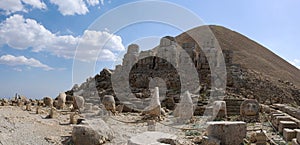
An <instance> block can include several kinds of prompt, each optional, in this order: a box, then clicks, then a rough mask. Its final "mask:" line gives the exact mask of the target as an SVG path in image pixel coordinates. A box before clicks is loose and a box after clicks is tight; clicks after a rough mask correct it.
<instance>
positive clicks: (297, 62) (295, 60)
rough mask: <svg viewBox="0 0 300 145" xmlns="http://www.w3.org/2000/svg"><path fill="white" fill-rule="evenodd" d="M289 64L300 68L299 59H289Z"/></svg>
mask: <svg viewBox="0 0 300 145" xmlns="http://www.w3.org/2000/svg"><path fill="white" fill-rule="evenodd" d="M289 63H290V64H292V65H294V66H295V67H297V68H298V69H300V59H294V60H292V61H289Z"/></svg>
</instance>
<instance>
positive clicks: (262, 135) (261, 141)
mask: <svg viewBox="0 0 300 145" xmlns="http://www.w3.org/2000/svg"><path fill="white" fill-rule="evenodd" d="M255 139H256V142H255V144H256V145H266V144H267V136H266V132H265V131H264V130H263V131H256V132H255Z"/></svg>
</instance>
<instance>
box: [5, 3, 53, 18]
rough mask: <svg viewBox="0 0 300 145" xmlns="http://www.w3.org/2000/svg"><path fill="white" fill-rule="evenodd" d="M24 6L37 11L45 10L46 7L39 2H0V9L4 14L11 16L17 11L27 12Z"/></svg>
mask: <svg viewBox="0 0 300 145" xmlns="http://www.w3.org/2000/svg"><path fill="white" fill-rule="evenodd" d="M26 6H31V7H33V8H38V9H46V8H47V6H46V4H45V3H44V2H42V1H41V0H1V1H0V9H1V10H3V11H4V12H5V14H7V15H8V14H11V13H15V12H19V11H23V12H27V11H28V10H27V9H26V8H25V7H26Z"/></svg>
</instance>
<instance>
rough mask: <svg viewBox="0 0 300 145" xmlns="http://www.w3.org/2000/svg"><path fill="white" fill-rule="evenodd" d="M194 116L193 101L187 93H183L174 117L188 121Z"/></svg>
mask: <svg viewBox="0 0 300 145" xmlns="http://www.w3.org/2000/svg"><path fill="white" fill-rule="evenodd" d="M193 115H194V107H193V101H192V98H191V95H190V93H189V91H186V92H184V94H183V95H182V96H181V99H180V103H179V104H178V106H177V107H176V109H175V110H174V117H178V118H179V119H181V120H189V119H191V117H192V116H193Z"/></svg>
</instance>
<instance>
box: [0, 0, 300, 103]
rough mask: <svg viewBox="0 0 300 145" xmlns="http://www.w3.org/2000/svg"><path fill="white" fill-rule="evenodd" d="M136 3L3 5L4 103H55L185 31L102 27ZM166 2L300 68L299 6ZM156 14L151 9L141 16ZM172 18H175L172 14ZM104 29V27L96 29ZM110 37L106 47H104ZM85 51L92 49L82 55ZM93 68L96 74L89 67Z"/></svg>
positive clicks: (0, 57)
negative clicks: (136, 51) (132, 47)
mask: <svg viewBox="0 0 300 145" xmlns="http://www.w3.org/2000/svg"><path fill="white" fill-rule="evenodd" d="M131 2H134V1H117V0H0V80H1V85H0V97H11V96H13V95H14V94H15V93H20V94H23V95H25V96H28V97H31V98H42V97H44V96H51V97H56V95H57V94H58V93H59V92H62V91H66V90H68V89H70V88H71V87H72V86H73V84H74V83H75V82H76V83H78V82H82V81H84V80H83V78H87V77H88V75H93V74H96V73H99V71H100V70H101V69H102V68H103V67H109V68H113V65H114V64H117V63H118V61H117V60H120V59H121V58H122V54H123V53H124V52H125V51H126V47H127V46H128V45H129V44H130V43H133V42H134V43H141V46H142V48H141V49H148V47H149V48H150V47H151V46H153V45H156V44H155V43H158V42H157V41H158V38H160V37H163V36H165V35H173V36H175V35H178V34H180V33H181V32H182V31H184V30H179V29H177V28H175V27H172V26H170V25H166V24H161V23H157V22H143V23H135V24H132V25H129V26H126V27H124V28H122V29H120V30H118V31H116V32H112V31H111V30H109V29H105V28H104V26H107V28H109V27H110V26H111V25H112V24H110V23H109V22H108V21H101V22H99V20H101V19H99V17H102V16H104V15H106V14H108V13H110V12H111V10H114V9H118V8H119V7H120V6H124V4H128V3H131ZM139 2H144V1H139ZM162 2H170V3H174V4H176V5H177V6H179V7H182V8H183V9H186V10H189V11H190V12H191V13H193V14H195V15H197V16H198V17H199V18H201V19H202V20H203V22H204V24H217V25H222V26H225V27H227V28H230V29H232V30H235V31H237V32H240V33H242V34H243V35H246V36H247V37H249V38H251V39H253V40H255V41H257V42H259V43H260V44H262V45H264V46H266V47H267V48H269V49H270V50H271V51H273V52H274V53H276V54H277V55H279V56H281V57H282V58H284V59H286V60H287V61H289V62H290V63H292V64H294V65H295V66H298V68H299V66H300V50H299V49H298V46H300V41H299V36H300V29H299V22H300V1H297V0H286V1H281V0H263V1H261V0H251V1H250V0H249V1H240V0H228V1H217V0H184V1H182V0H170V1H162ZM136 9H139V8H136ZM129 11H130V10H129ZM129 11H128V15H126V14H127V12H126V11H125V12H124V13H123V14H122V15H120V17H118V14H116V15H115V16H114V17H112V19H113V20H114V22H115V23H118V21H121V20H123V19H125V20H126V19H129V18H131V17H134V16H132V15H131V13H130V12H129ZM155 11H156V10H155V9H154V10H151V11H147V10H145V11H142V13H139V14H136V15H146V14H147V13H153V12H155ZM165 13H168V8H166V9H165ZM129 14H130V15H129ZM124 15H125V16H124ZM158 15H159V14H158ZM170 15H171V14H170ZM179 17H180V15H179ZM180 19H182V22H185V23H190V22H186V20H187V18H185V17H180ZM94 22H97V23H94ZM98 23H99V24H100V25H102V26H103V27H101V28H99V29H95V28H90V26H92V25H94V26H95V25H96V24H98ZM191 23H192V22H191ZM89 28H90V29H89ZM108 38H110V39H109V41H107V43H105V42H103V40H107V39H108ZM146 41H148V42H147V44H145V45H143V44H142V42H146ZM78 44H79V45H80V46H82V47H85V48H89V49H88V50H79V49H78V50H77V51H76V48H77V46H78ZM99 47H102V48H103V49H102V50H101V52H98V50H99ZM75 52H77V53H76V56H75ZM94 53H97V54H98V53H99V54H98V55H97V56H96V57H91V55H90V54H94ZM74 56H75V58H74ZM74 62H76V63H74ZM89 62H91V64H92V65H93V66H92V68H93V69H90V67H88V66H86V65H85V64H86V63H89ZM73 64H81V65H79V66H80V67H78V66H77V68H76V70H78V68H79V70H81V71H84V72H88V73H85V74H84V73H83V74H82V75H81V76H80V79H74V77H73V74H74V66H73ZM76 70H75V71H76Z"/></svg>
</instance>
